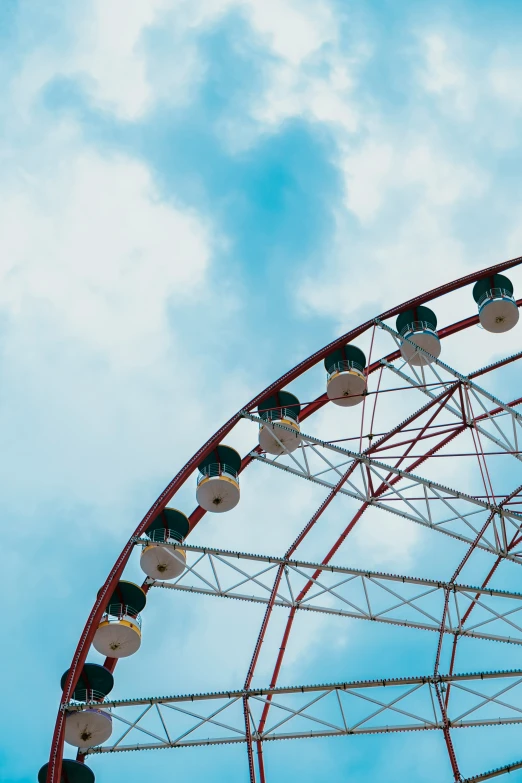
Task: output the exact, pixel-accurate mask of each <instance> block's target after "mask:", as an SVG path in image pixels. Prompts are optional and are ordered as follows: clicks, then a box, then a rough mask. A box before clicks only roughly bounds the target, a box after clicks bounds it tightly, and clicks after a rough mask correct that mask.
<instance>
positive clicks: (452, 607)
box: [135, 539, 522, 644]
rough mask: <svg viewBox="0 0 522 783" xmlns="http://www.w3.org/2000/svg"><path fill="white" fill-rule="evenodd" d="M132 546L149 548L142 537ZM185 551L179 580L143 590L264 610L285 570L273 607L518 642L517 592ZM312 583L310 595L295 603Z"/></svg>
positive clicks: (521, 621) (521, 624)
mask: <svg viewBox="0 0 522 783" xmlns="http://www.w3.org/2000/svg"><path fill="white" fill-rule="evenodd" d="M135 542H136V543H137V544H141V545H143V546H144V545H147V546H150V545H151V544H150V541H148V540H147V541H145V540H144V539H136V540H135ZM162 546H166V544H162ZM167 546H170V545H167ZM171 546H175V544H172V545H171ZM185 549H186V551H187V555H189V557H188V558H187V568H186V570H185V571H184V573H183V574H182V575H181V576H180V577H178V578H177V579H175V580H172V581H170V582H164V581H155V580H153V579H147V584H149V585H150V586H151V587H158V588H163V589H169V590H177V591H182V592H189V593H197V594H200V595H207V596H214V597H221V598H234V599H236V600H240V601H250V602H253V603H259V604H268V603H269V602H270V596H271V593H272V589H273V585H274V580H275V577H276V574H277V571H278V569H279V567H280V566H284V578H283V579H282V580H281V581H280V584H279V588H278V590H277V592H276V595H275V598H274V601H273V603H274V605H275V606H278V607H283V608H287V609H290V608H292V607H294V608H296V609H298V610H300V611H309V612H322V613H324V614H331V615H338V616H341V617H349V618H355V619H361V620H371V621H372V622H380V623H389V624H392V625H399V626H406V627H411V628H419V629H422V630H429V631H439V632H440V630H441V629H442V630H443V631H444V633H447V634H453V635H454V636H465V637H470V638H477V639H489V640H493V641H500V642H508V643H513V644H522V593H515V592H507V591H504V590H497V589H495V588H493V587H487V588H481V587H473V586H469V585H461V584H453V583H448V582H444V581H442V580H433V579H422V578H417V577H411V576H402V575H397V574H386V573H379V572H375V571H363V570H360V569H355V568H347V567H345V566H339V565H322V564H321V563H309V562H306V561H302V560H288V559H285V558H281V557H272V556H268V555H253V554H246V553H243V552H231V551H226V550H221V549H216V548H210V547H201V546H190V545H185ZM190 555H191V556H190ZM309 581H311V582H312V583H313V589H312V590H311V591H310V592H309V593H307V595H306V596H305V597H304V598H303V599H302V600H297V598H296V596H297V597H298V596H299V594H300V592H301V590H302V588H303V587H304V586H305V585H307V584H308V582H309ZM446 593H448V595H449V604H448V608H447V611H446V612H444V601H445V596H446ZM470 606H473V607H474V611H473V622H472V623H470V622H468V623H467V624H466V625H465V626H464V624H463V622H462V618H463V617H464V615H465V614H466V612H467V611H468V609H469V608H470Z"/></svg>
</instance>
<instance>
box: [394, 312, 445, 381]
mask: <svg viewBox="0 0 522 783" xmlns="http://www.w3.org/2000/svg"><path fill="white" fill-rule="evenodd" d="M436 329H437V317H436V315H435V313H434V312H433V311H432V310H430V309H429V308H428V307H416V308H414V309H412V310H407V311H406V312H404V313H401V314H400V315H399V316H398V318H397V331H398V332H399V334H400V336H401V338H402V340H401V355H402V357H403V359H405V360H406V361H407V362H408V364H411V365H414V366H416V367H419V366H422V365H426V364H431V363H432V362H433V360H434V359H437V358H438V357H439V356H440V351H441V345H440V340H439V336H438V334H437V331H436ZM419 348H420V349H422V352H421V351H419V350H418V349H419ZM424 352H425V353H424Z"/></svg>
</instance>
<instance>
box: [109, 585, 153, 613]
mask: <svg viewBox="0 0 522 783" xmlns="http://www.w3.org/2000/svg"><path fill="white" fill-rule="evenodd" d="M146 603H147V596H146V594H145V591H144V590H142V589H141V587H140V586H139V585H137V584H134V582H127V581H126V580H124V579H121V580H120V581H119V582H118V584H117V585H116V587H115V589H114V592H113V594H112V595H111V597H110V599H109V600H108V601H107V606H110V605H111V604H122V605H123V606H128V607H129V609H133V610H134V611H135V612H136V613H138V614H139V612H141V611H142V610H143V609H144V608H145V604H146Z"/></svg>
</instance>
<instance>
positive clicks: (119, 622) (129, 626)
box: [98, 620, 141, 638]
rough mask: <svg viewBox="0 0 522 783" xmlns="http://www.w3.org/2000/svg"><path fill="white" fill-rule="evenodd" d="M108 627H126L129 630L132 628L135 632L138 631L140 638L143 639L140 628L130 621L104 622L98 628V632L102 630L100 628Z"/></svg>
mask: <svg viewBox="0 0 522 783" xmlns="http://www.w3.org/2000/svg"><path fill="white" fill-rule="evenodd" d="M107 625H113V626H114V625H125V626H126V627H127V628H132V630H133V631H136V633H137V634H138V636H139V637H140V638H141V631H140V629H139V627H138V626H137V625H135V623H133V622H131V621H130V620H102V621H101V623H100V624H99V626H98V630H100V628H105V627H106V626H107Z"/></svg>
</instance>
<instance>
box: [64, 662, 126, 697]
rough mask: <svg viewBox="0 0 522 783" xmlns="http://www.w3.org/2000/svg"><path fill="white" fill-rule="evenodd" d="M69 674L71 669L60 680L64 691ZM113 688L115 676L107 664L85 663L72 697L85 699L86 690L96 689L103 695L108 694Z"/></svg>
mask: <svg viewBox="0 0 522 783" xmlns="http://www.w3.org/2000/svg"><path fill="white" fill-rule="evenodd" d="M68 674H69V669H67V671H66V672H64V673H63V674H62V679H61V680H60V687H61V689H62V691H63V689H64V688H65V682H66V680H67V675H68ZM113 688H114V677H113V676H112V673H111V672H110V671H109V670H108V669H106V668H105V666H102V665H101V664H99V663H85V664H84V666H83V669H82V673H81V674H80V676H79V678H78V682H77V683H76V687H75V689H74V692H73V696H72V697H73V699H75V700H76V701H84V697H85V691H96V693H100V694H101V695H102V696H107V694H108V693H110V692H111V691H112V689H113Z"/></svg>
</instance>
